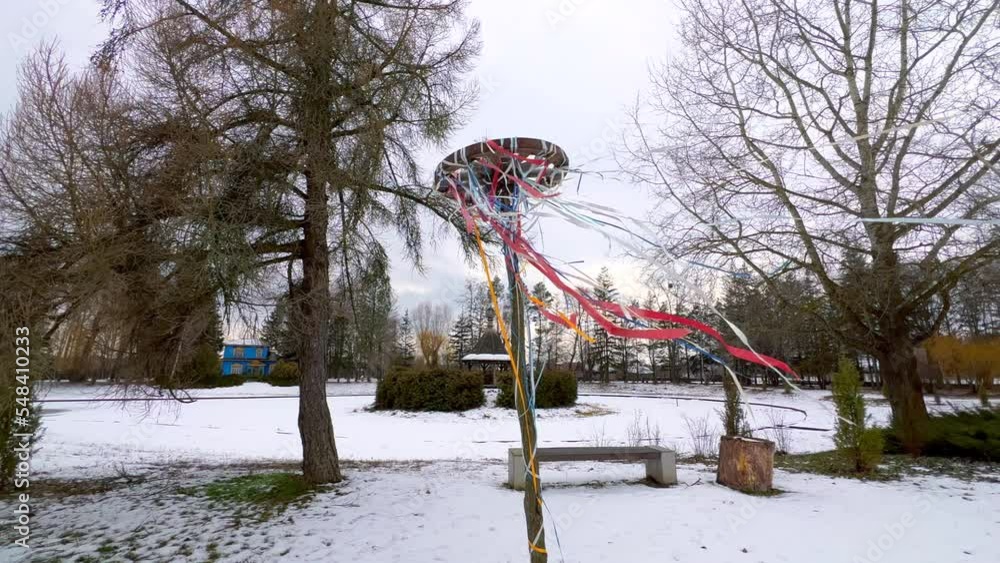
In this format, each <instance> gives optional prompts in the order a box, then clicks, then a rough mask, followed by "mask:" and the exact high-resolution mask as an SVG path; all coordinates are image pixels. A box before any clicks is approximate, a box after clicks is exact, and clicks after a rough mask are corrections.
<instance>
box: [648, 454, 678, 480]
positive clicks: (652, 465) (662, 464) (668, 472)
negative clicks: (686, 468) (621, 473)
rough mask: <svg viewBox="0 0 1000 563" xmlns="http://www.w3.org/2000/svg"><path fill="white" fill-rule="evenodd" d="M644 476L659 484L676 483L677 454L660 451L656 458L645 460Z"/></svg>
mask: <svg viewBox="0 0 1000 563" xmlns="http://www.w3.org/2000/svg"><path fill="white" fill-rule="evenodd" d="M646 477H649V478H650V479H652V480H653V481H656V482H657V483H659V484H661V485H676V484H677V454H676V453H675V452H662V453H661V454H660V457H659V458H658V459H651V460H649V461H647V462H646Z"/></svg>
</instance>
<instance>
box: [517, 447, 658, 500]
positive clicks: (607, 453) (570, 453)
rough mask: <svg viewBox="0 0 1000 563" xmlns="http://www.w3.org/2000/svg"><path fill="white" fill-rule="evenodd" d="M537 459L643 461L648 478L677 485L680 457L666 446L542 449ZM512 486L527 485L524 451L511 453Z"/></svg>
mask: <svg viewBox="0 0 1000 563" xmlns="http://www.w3.org/2000/svg"><path fill="white" fill-rule="evenodd" d="M536 456H537V459H538V461H539V462H542V461H631V462H637V461H643V462H645V463H646V475H647V476H648V477H649V478H650V479H652V480H654V481H656V482H657V483H660V484H661V485H674V484H676V483H677V456H676V454H675V453H674V451H673V450H670V449H667V448H664V447H662V446H598V447H557V448H538V450H537V451H536ZM507 458H508V459H507V463H508V484H510V486H511V487H513V488H514V489H518V490H520V489H523V488H524V485H525V474H526V472H527V468H526V466H525V459H524V455H523V453H522V451H521V448H510V449H509V450H508V451H507Z"/></svg>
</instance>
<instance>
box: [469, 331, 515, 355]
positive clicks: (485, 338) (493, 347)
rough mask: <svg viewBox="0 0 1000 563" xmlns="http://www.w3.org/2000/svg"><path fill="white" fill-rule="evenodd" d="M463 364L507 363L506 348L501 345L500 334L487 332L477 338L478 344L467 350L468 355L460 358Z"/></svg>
mask: <svg viewBox="0 0 1000 563" xmlns="http://www.w3.org/2000/svg"><path fill="white" fill-rule="evenodd" d="M462 361H463V362H509V361H510V356H508V355H507V348H506V347H505V346H504V345H503V339H502V338H500V333H499V332H497V331H495V330H487V331H486V332H484V333H483V335H482V336H480V337H479V342H476V345H475V346H473V347H472V350H469V353H468V354H466V355H465V356H462Z"/></svg>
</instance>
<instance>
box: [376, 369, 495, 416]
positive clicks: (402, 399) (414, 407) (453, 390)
mask: <svg viewBox="0 0 1000 563" xmlns="http://www.w3.org/2000/svg"><path fill="white" fill-rule="evenodd" d="M485 402H486V397H485V396H484V395H483V376H482V374H479V373H476V372H471V371H462V370H454V369H451V370H450V369H446V368H423V369H420V368H408V367H396V368H393V369H392V370H391V371H390V372H389V373H388V374H386V376H385V377H383V378H382V380H381V381H379V383H378V387H376V389H375V408H376V409H377V410H394V409H395V410H404V411H441V412H456V411H467V410H469V409H474V408H477V407H481V406H483V403H485Z"/></svg>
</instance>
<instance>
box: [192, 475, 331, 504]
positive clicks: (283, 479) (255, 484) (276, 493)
mask: <svg viewBox="0 0 1000 563" xmlns="http://www.w3.org/2000/svg"><path fill="white" fill-rule="evenodd" d="M312 492H313V488H312V487H310V486H309V484H308V483H306V482H305V480H304V479H303V478H302V476H301V475H297V474H295V473H257V474H254V475H244V476H242V477H234V478H232V479H225V480H222V481H216V482H215V483H212V484H210V485H207V486H205V496H207V497H208V498H210V499H212V500H217V501H223V502H240V503H250V504H262V505H284V504H288V503H291V502H293V501H296V500H299V499H302V498H304V497H306V496H307V495H309V494H310V493H312Z"/></svg>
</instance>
